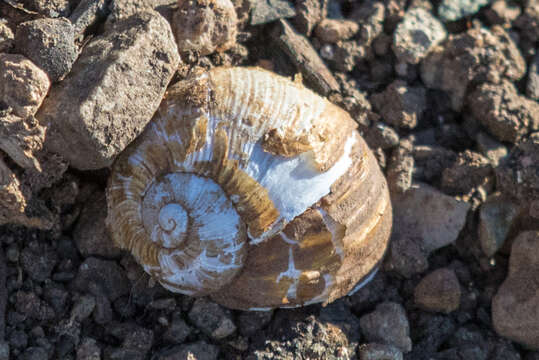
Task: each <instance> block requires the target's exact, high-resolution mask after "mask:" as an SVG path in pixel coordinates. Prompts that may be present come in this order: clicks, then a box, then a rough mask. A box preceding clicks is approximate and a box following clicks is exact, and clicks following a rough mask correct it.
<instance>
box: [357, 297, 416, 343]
mask: <svg viewBox="0 0 539 360" xmlns="http://www.w3.org/2000/svg"><path fill="white" fill-rule="evenodd" d="M359 323H360V327H361V333H362V334H363V335H364V336H365V338H366V339H367V341H369V342H375V343H382V344H388V345H393V346H395V347H397V348H398V349H399V350H401V351H402V352H405V353H407V352H410V351H411V350H412V340H411V339H410V329H409V325H408V318H407V316H406V311H405V310H404V308H403V307H402V305H401V304H398V303H393V302H386V303H382V304H379V305H378V306H376V310H374V311H373V312H371V313H368V314H365V315H363V316H362V317H361V318H360V319H359Z"/></svg>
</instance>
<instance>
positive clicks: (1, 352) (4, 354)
mask: <svg viewBox="0 0 539 360" xmlns="http://www.w3.org/2000/svg"><path fill="white" fill-rule="evenodd" d="M9 359H10V357H9V344H8V343H7V342H5V341H3V340H0V360H9Z"/></svg>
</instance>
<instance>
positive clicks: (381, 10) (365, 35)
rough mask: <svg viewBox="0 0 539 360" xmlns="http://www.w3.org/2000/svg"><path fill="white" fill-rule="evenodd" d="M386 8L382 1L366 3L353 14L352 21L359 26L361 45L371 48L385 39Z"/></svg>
mask: <svg viewBox="0 0 539 360" xmlns="http://www.w3.org/2000/svg"><path fill="white" fill-rule="evenodd" d="M385 14H386V8H385V6H384V4H383V3H382V2H380V1H365V2H363V3H361V5H359V7H357V9H356V10H355V11H354V12H353V13H352V14H351V19H352V20H354V21H355V22H357V23H358V24H359V43H360V45H362V46H370V45H371V44H372V43H373V41H374V40H375V39H377V38H379V37H381V36H382V37H383V36H384V35H385V33H384V20H385Z"/></svg>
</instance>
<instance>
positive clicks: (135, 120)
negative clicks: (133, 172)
mask: <svg viewBox="0 0 539 360" xmlns="http://www.w3.org/2000/svg"><path fill="white" fill-rule="evenodd" d="M178 62H179V55H178V53H177V48H176V44H175V42H174V36H173V35H172V32H171V30H170V26H169V25H168V23H167V21H166V20H165V19H164V18H163V17H162V16H161V15H159V14H158V13H156V12H154V11H144V12H139V13H137V14H135V15H133V16H131V17H129V18H126V19H125V20H122V21H119V22H117V23H115V25H114V26H112V27H111V29H109V30H108V31H107V32H105V33H104V34H103V35H101V36H97V37H95V38H94V39H93V40H92V41H90V42H89V43H88V44H87V45H86V46H85V47H84V50H83V51H82V53H81V55H80V57H79V60H78V61H77V62H76V63H75V65H74V67H73V69H72V71H71V73H70V74H69V76H68V77H67V78H66V79H65V80H64V81H62V82H61V83H60V84H58V85H57V86H55V87H53V89H52V90H51V92H50V94H49V96H48V97H47V99H46V100H45V101H44V103H43V105H42V108H41V109H40V112H39V113H38V118H39V120H40V122H42V123H50V124H51V125H50V131H49V132H48V134H47V142H46V144H45V146H46V148H47V149H48V150H49V151H52V152H56V153H58V154H60V155H61V156H62V157H63V158H65V159H66V160H68V161H69V162H70V164H71V166H73V167H75V168H78V169H81V170H89V169H99V168H102V167H105V166H108V165H110V164H111V163H112V161H113V160H114V158H115V156H116V155H117V154H118V153H120V152H121V151H122V150H123V149H124V148H125V147H126V146H127V144H128V143H130V142H131V141H132V140H133V139H134V138H135V137H136V136H137V135H139V134H140V133H141V132H142V130H143V129H144V127H145V125H146V124H147V123H148V122H149V121H150V119H151V117H152V115H153V113H154V112H155V110H156V109H157V107H158V106H159V103H160V101H161V98H162V97H163V94H164V92H165V89H166V86H167V84H168V82H169V81H170V79H171V78H172V75H173V74H174V71H175V70H176V67H177V65H178ZM60 114H62V115H61V116H60ZM67 124H69V126H67Z"/></svg>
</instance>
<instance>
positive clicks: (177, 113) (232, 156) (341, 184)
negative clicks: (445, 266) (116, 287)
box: [107, 68, 391, 309]
mask: <svg viewBox="0 0 539 360" xmlns="http://www.w3.org/2000/svg"><path fill="white" fill-rule="evenodd" d="M355 128H356V125H355V123H354V121H353V120H352V119H351V118H350V117H349V115H348V114H347V113H346V112H344V111H343V110H341V109H340V108H338V107H336V106H334V105H332V104H331V103H329V102H328V101H327V100H325V99H323V98H321V97H319V96H317V95H316V94H314V93H312V92H311V91H309V90H307V89H305V88H304V87H303V86H302V85H301V84H297V83H293V82H290V81H289V80H287V79H285V78H282V77H280V76H277V75H274V74H272V73H270V72H267V71H264V70H261V69H257V68H216V69H213V70H211V71H209V72H207V73H204V74H200V75H197V76H193V77H191V78H189V79H187V80H184V81H181V82H180V83H178V84H176V85H174V86H172V87H171V88H170V89H169V91H168V92H167V95H166V97H165V99H164V100H163V102H162V104H161V106H160V108H159V110H158V112H157V113H156V115H155V117H154V119H153V121H152V122H151V123H150V124H149V126H148V127H147V128H146V130H145V131H144V133H143V134H142V135H141V136H140V137H139V138H138V139H137V140H136V141H135V142H134V143H133V144H131V145H130V146H129V147H128V149H127V150H126V151H124V153H123V154H122V155H121V156H120V158H119V159H118V160H117V161H116V163H115V165H114V169H113V173H112V176H111V179H110V183H109V187H108V189H107V200H108V207H109V209H108V210H109V213H108V218H107V223H108V226H109V229H110V230H111V233H112V236H113V239H114V241H115V242H116V243H117V244H118V245H119V246H121V247H123V248H127V249H129V250H130V251H131V252H132V253H133V254H134V256H135V258H136V259H137V260H138V261H139V262H140V263H141V264H142V265H143V266H144V268H145V269H146V271H147V272H149V273H150V274H152V275H153V276H154V277H155V278H156V279H157V280H159V281H160V282H161V283H162V284H163V285H164V286H165V287H167V288H168V289H170V290H173V291H177V292H182V293H186V294H190V295H205V294H212V297H213V298H214V300H216V301H218V302H220V303H222V304H224V305H226V306H229V307H233V308H241V309H253V308H271V307H278V306H298V305H302V304H306V303H314V302H328V301H332V300H333V299H335V298H338V297H340V296H343V295H345V294H346V293H347V292H349V291H350V290H351V289H352V288H353V287H354V285H355V284H356V283H357V282H358V281H360V280H362V279H364V278H365V277H367V276H368V275H369V274H370V273H371V271H372V269H373V267H375V266H376V264H377V263H378V262H379V261H380V259H381V257H382V256H383V253H384V251H385V247H386V245H387V240H388V238H389V230H390V226H391V206H390V204H389V196H388V192H387V186H386V183H385V180H384V179H383V176H382V174H381V172H380V170H379V168H378V165H377V163H376V160H375V159H374V157H373V155H372V153H371V152H370V151H369V150H368V148H367V147H366V145H365V143H364V141H363V140H362V139H361V137H360V136H359V134H358V133H357V131H356V130H355ZM225 285H226V286H225Z"/></svg>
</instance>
